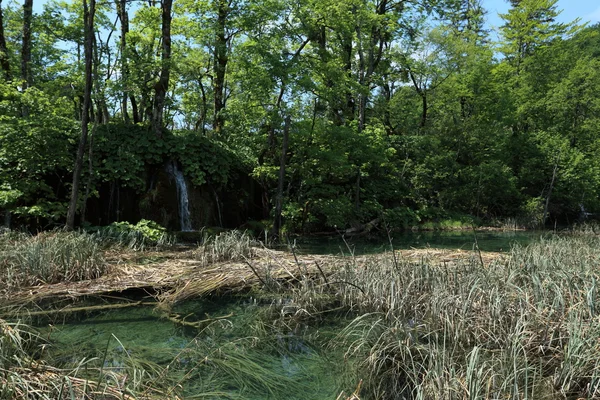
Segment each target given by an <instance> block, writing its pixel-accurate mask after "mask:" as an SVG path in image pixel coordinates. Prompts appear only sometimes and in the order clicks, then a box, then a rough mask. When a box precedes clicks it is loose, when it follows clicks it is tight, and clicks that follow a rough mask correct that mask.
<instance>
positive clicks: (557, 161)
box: [542, 151, 560, 225]
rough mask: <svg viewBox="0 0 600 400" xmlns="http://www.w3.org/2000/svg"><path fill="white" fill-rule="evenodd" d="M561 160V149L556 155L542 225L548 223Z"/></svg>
mask: <svg viewBox="0 0 600 400" xmlns="http://www.w3.org/2000/svg"><path fill="white" fill-rule="evenodd" d="M559 162H560V151H559V153H558V155H557V156H556V162H555V163H554V171H552V180H551V181H550V188H549V189H548V195H547V196H546V203H545V204H544V215H543V216H542V225H544V224H545V223H546V219H547V218H548V208H549V207H550V196H552V189H554V181H555V180H556V174H557V173H558V164H559Z"/></svg>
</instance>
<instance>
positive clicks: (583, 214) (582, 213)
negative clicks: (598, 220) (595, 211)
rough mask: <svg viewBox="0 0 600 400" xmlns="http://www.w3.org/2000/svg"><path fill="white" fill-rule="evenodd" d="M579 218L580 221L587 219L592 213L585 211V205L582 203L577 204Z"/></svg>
mask: <svg viewBox="0 0 600 400" xmlns="http://www.w3.org/2000/svg"><path fill="white" fill-rule="evenodd" d="M579 210H580V212H579V220H580V221H585V220H586V219H588V217H589V216H591V215H592V213H589V212H587V211H586V209H585V207H584V206H583V203H580V204H579Z"/></svg>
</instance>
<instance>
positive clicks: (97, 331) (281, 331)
mask: <svg viewBox="0 0 600 400" xmlns="http://www.w3.org/2000/svg"><path fill="white" fill-rule="evenodd" d="M475 235H476V236H475ZM546 235H548V234H547V233H544V232H477V233H476V234H474V233H473V232H411V233H408V234H407V233H405V234H394V235H393V238H392V243H393V247H394V248H395V249H410V248H427V247H431V248H448V249H463V250H470V249H473V248H474V246H475V243H477V245H478V246H479V248H480V249H481V250H484V251H506V250H509V249H510V247H511V246H512V245H514V244H520V245H527V244H528V243H531V242H532V241H535V240H539V238H540V237H541V236H546ZM296 248H297V250H298V251H299V252H304V253H319V254H340V253H343V254H348V253H350V252H354V253H355V254H369V253H379V252H384V251H389V249H390V248H391V246H390V243H389V239H383V238H382V239H378V240H369V241H365V240H355V239H354V240H344V239H342V238H341V237H339V238H318V239H304V240H296ZM279 301H284V302H285V299H279ZM272 310H273V309H271V312H270V313H269V312H267V311H269V304H265V302H262V304H257V302H256V301H255V300H253V299H251V298H216V299H214V300H210V299H202V300H196V301H191V302H188V303H187V304H185V305H183V306H180V307H179V308H178V309H176V310H174V312H177V313H178V314H179V315H180V316H182V317H185V318H186V320H187V321H198V320H205V319H207V318H214V317H219V316H224V315H229V314H232V315H231V316H230V317H228V318H227V319H224V320H219V321H218V322H215V323H213V324H212V325H210V326H208V327H206V328H205V329H202V330H196V329H191V328H186V327H182V326H180V325H177V324H174V323H173V322H171V321H169V320H168V319H165V318H161V315H160V314H159V313H158V312H156V311H154V310H153V309H152V307H138V308H130V309H122V310H113V311H107V312H103V313H97V314H95V315H91V316H87V317H85V318H83V319H80V320H77V321H71V322H69V321H66V322H64V321H61V322H64V323H61V324H59V323H55V324H54V325H52V326H46V327H42V328H41V329H42V331H43V334H44V335H45V336H48V337H49V338H50V339H51V342H52V343H53V345H52V346H51V347H50V349H49V352H50V355H51V357H53V358H54V359H55V360H56V361H57V362H60V363H62V364H63V365H65V366H70V367H71V368H72V367H73V366H75V365H77V364H78V363H80V362H81V361H82V360H84V359H90V358H94V357H95V358H96V360H95V361H94V362H92V363H90V365H95V366H101V367H102V368H103V369H105V371H106V372H110V371H114V372H123V371H125V368H126V367H127V365H132V364H134V365H138V366H139V367H144V369H150V370H151V369H152V368H153V366H156V368H157V370H164V371H167V372H166V376H163V378H168V380H169V382H170V384H171V385H172V387H178V388H179V389H178V394H180V395H182V396H183V397H184V398H187V397H194V396H200V395H203V397H201V398H207V399H221V398H239V399H250V400H254V399H282V400H283V399H315V400H317V399H319V400H321V399H336V398H337V396H338V395H339V393H340V391H341V390H342V389H345V390H346V392H348V390H351V389H352V388H351V387H347V386H348V382H347V380H344V379H343V378H342V377H343V371H344V369H345V368H344V358H343V354H339V352H335V351H334V350H332V348H331V346H328V344H329V343H330V341H331V339H332V338H333V337H335V334H336V333H337V332H339V330H340V329H341V328H342V327H343V326H345V325H346V324H347V323H348V322H349V318H346V317H340V316H336V317H333V318H330V319H329V320H328V322H327V325H326V324H325V323H320V325H319V324H316V325H315V324H311V326H310V327H309V326H307V325H298V326H295V327H291V326H288V327H286V328H282V326H285V324H279V323H274V320H275V319H276V318H278V314H277V313H273V312H272ZM265 315H266V317H265ZM166 367H168V369H166ZM128 371H130V370H128ZM92 378H93V376H92ZM344 385H346V387H344ZM209 393H212V394H209Z"/></svg>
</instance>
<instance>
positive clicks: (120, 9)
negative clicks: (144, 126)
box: [115, 0, 136, 124]
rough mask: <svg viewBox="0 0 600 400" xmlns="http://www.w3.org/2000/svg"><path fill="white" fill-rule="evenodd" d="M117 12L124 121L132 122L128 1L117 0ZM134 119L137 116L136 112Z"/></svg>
mask: <svg viewBox="0 0 600 400" xmlns="http://www.w3.org/2000/svg"><path fill="white" fill-rule="evenodd" d="M115 3H116V6H117V14H118V15H119V20H121V40H120V42H119V46H120V50H121V85H122V86H123V93H122V95H121V96H122V97H121V113H122V114H123V121H124V122H125V123H126V124H129V123H130V122H131V119H130V118H129V112H128V111H127V98H128V97H129V90H127V85H128V84H129V66H128V64H127V33H128V32H129V15H128V14H127V8H126V7H127V2H126V0H116V1H115ZM133 118H134V119H136V116H135V114H134V117H133Z"/></svg>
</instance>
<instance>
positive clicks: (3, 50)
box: [0, 0, 10, 81]
mask: <svg viewBox="0 0 600 400" xmlns="http://www.w3.org/2000/svg"><path fill="white" fill-rule="evenodd" d="M0 67H1V68H2V70H3V71H4V78H5V79H6V80H7V81H9V80H10V62H9V61H8V48H7V47H6V37H5V35H4V17H3V15H2V0H0Z"/></svg>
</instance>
